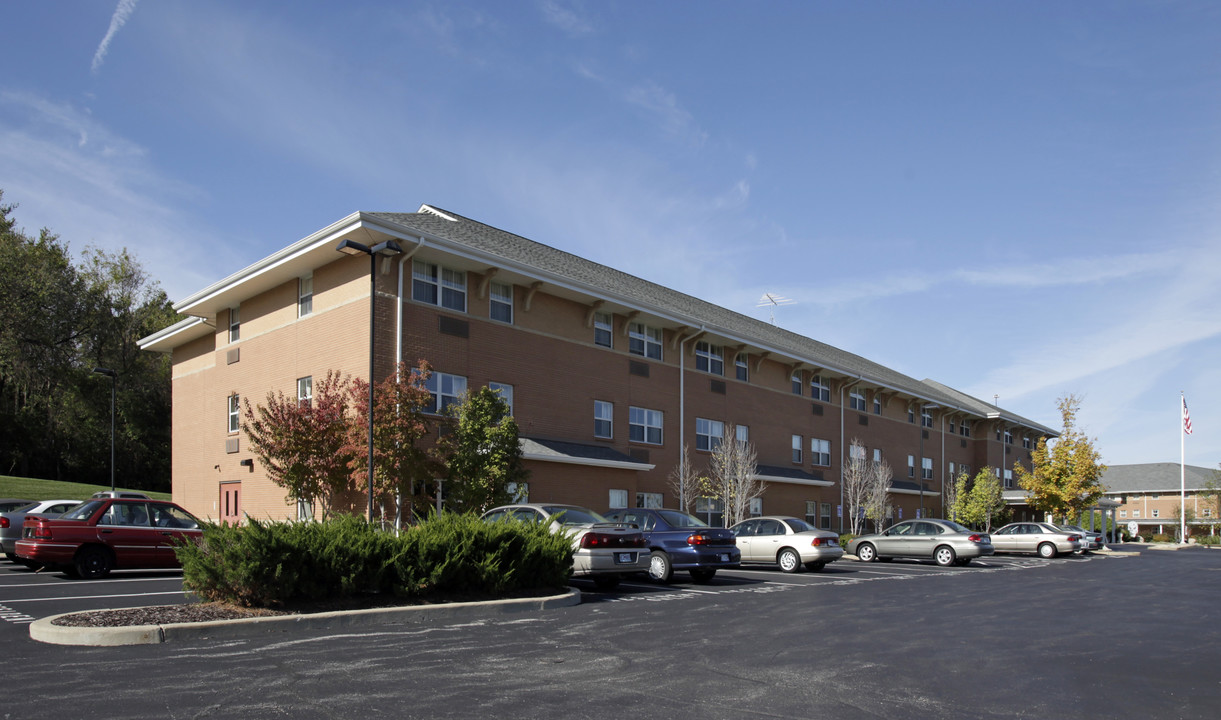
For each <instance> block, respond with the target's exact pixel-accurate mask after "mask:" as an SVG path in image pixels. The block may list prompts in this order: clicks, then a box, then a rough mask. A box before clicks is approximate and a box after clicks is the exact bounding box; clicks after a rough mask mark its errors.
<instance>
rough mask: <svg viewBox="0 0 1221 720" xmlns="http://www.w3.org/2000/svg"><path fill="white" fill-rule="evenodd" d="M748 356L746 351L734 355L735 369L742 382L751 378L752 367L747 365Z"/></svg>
mask: <svg viewBox="0 0 1221 720" xmlns="http://www.w3.org/2000/svg"><path fill="white" fill-rule="evenodd" d="M747 357H748V356H747V355H746V353H738V354H737V355H734V357H733V366H734V371H735V372H736V373H737V377H738V379H739V380H741V381H742V382H747V381H749V380H750V368H749V367H748V366H747Z"/></svg>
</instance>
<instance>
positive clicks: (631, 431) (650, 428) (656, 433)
mask: <svg viewBox="0 0 1221 720" xmlns="http://www.w3.org/2000/svg"><path fill="white" fill-rule="evenodd" d="M661 423H662V414H661V411H660V410H649V409H648V408H640V407H631V408H628V417H627V430H628V440H631V441H632V442H640V443H648V444H650V445H660V444H661V440H662V433H661V430H662V427H661Z"/></svg>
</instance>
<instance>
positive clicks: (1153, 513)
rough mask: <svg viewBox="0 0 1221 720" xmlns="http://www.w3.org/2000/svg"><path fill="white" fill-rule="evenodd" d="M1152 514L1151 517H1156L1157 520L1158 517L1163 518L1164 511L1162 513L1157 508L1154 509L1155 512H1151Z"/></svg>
mask: <svg viewBox="0 0 1221 720" xmlns="http://www.w3.org/2000/svg"><path fill="white" fill-rule="evenodd" d="M1150 512H1151V513H1152V514H1151V515H1150V516H1149V517H1155V518H1156V517H1161V516H1162V511H1161V510H1159V509H1157V508H1153V510H1151V511H1150Z"/></svg>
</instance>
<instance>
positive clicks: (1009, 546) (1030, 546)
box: [992, 522, 1082, 558]
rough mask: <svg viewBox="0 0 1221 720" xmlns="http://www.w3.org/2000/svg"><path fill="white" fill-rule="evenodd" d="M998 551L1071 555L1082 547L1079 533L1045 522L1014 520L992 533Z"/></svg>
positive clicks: (993, 544) (1050, 555)
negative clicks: (1066, 530)
mask: <svg viewBox="0 0 1221 720" xmlns="http://www.w3.org/2000/svg"><path fill="white" fill-rule="evenodd" d="M992 547H994V548H996V551H997V552H998V553H1038V555H1039V557H1042V558H1054V557H1056V556H1057V555H1072V554H1073V553H1075V552H1077V551H1078V550H1080V549H1081V548H1082V545H1081V535H1079V534H1077V533H1075V532H1065V531H1063V530H1061V529H1060V528H1058V527H1056V526H1055V525H1052V524H1051V523H1045V522H1015V523H1009V524H1008V525H1006V526H1005V527H1003V528H1001V529H1000V530H997V531H996V532H994V533H992Z"/></svg>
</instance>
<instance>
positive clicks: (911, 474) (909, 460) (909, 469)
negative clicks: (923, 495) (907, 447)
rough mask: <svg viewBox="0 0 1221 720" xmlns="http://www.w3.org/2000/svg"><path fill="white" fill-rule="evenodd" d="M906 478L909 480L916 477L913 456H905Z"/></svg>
mask: <svg viewBox="0 0 1221 720" xmlns="http://www.w3.org/2000/svg"><path fill="white" fill-rule="evenodd" d="M907 476H908V477H909V478H914V477H916V456H915V455H908V456H907Z"/></svg>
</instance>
